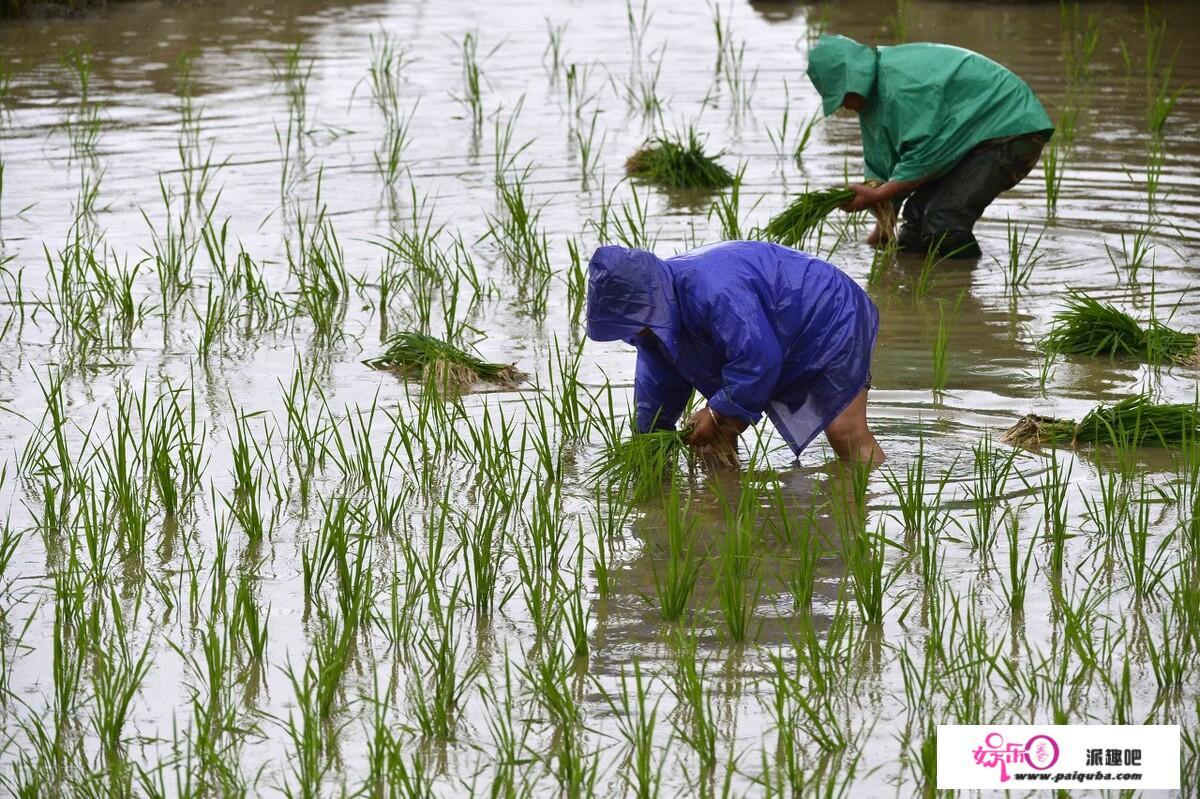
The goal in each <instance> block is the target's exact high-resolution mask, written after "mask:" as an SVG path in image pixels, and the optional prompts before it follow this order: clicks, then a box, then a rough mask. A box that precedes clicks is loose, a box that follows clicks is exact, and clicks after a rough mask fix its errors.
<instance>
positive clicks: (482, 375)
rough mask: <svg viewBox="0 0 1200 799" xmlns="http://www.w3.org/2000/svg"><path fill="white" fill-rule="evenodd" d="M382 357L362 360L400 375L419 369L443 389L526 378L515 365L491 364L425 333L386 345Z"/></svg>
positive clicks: (406, 335) (395, 338) (400, 335)
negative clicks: (445, 387) (443, 387)
mask: <svg viewBox="0 0 1200 799" xmlns="http://www.w3.org/2000/svg"><path fill="white" fill-rule="evenodd" d="M384 346H385V347H386V349H385V350H384V352H383V353H382V354H380V355H377V356H375V357H373V358H369V359H367V360H365V361H363V363H364V364H366V365H367V366H369V367H371V368H372V369H383V370H388V371H392V372H395V373H397V374H400V375H405V376H407V375H409V374H411V373H413V372H417V371H418V370H419V371H420V373H421V377H422V380H423V381H425V382H426V383H430V382H432V383H434V384H436V385H441V386H449V387H459V388H466V387H469V386H471V385H473V384H475V383H477V382H489V383H496V384H498V385H510V386H511V385H516V384H517V383H519V382H520V381H521V380H523V379H524V375H522V374H521V372H520V371H519V370H517V368H516V366H515V365H514V364H501V363H489V362H488V361H485V360H483V359H482V358H480V357H478V356H476V355H472V354H471V353H469V352H466V351H465V350H462V349H459V348H458V347H456V346H454V345H453V344H451V343H449V342H446V341H443V340H441V339H438V338H434V337H433V336H427V335H425V334H423V333H416V332H412V331H405V332H402V333H397V334H396V335H394V336H392V337H391V338H390V339H388V340H387V341H386V342H384Z"/></svg>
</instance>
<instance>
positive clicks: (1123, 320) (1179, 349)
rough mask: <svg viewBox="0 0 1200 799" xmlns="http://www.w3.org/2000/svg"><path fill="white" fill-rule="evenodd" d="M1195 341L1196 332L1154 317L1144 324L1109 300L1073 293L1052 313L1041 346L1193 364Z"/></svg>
mask: <svg viewBox="0 0 1200 799" xmlns="http://www.w3.org/2000/svg"><path fill="white" fill-rule="evenodd" d="M1198 341H1200V339H1198V337H1197V336H1196V334H1195V333H1184V332H1182V331H1179V330H1175V329H1174V328H1171V327H1169V326H1168V325H1165V324H1163V323H1162V322H1160V321H1158V320H1157V319H1151V320H1150V321H1149V322H1147V323H1145V324H1143V323H1141V322H1139V321H1138V320H1137V319H1135V318H1133V317H1132V316H1130V315H1129V314H1127V313H1125V312H1124V311H1122V310H1120V309H1119V308H1116V307H1115V306H1113V305H1110V304H1109V303H1106V302H1101V301H1100V300H1097V299H1095V298H1094V297H1089V296H1087V295H1086V294H1082V293H1080V292H1072V293H1071V294H1070V295H1069V296H1068V297H1067V307H1066V308H1065V309H1063V310H1061V311H1059V312H1058V313H1056V314H1055V315H1054V324H1053V327H1052V328H1051V329H1050V332H1049V334H1047V335H1046V337H1045V339H1043V340H1042V348H1043V349H1044V350H1046V351H1047V352H1053V353H1058V354H1064V355H1092V356H1095V355H1112V356H1117V355H1121V356H1129V357H1132V358H1137V359H1139V360H1142V361H1145V362H1147V363H1151V364H1170V363H1180V364H1196V363H1197V362H1198V361H1200V359H1198V358H1197V342H1198Z"/></svg>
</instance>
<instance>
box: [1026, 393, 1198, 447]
mask: <svg viewBox="0 0 1200 799" xmlns="http://www.w3.org/2000/svg"><path fill="white" fill-rule="evenodd" d="M1197 434H1200V406H1197V404H1196V403H1194V402H1182V403H1155V402H1153V401H1152V400H1151V399H1150V398H1148V397H1146V396H1145V395H1138V396H1134V397H1128V398H1126V399H1123V400H1121V401H1119V402H1116V403H1113V404H1112V405H1100V406H1098V407H1096V408H1093V409H1092V410H1091V411H1089V412H1088V414H1087V415H1086V416H1084V417H1083V419H1082V420H1081V421H1080V422H1079V423H1078V424H1077V423H1075V422H1074V421H1071V420H1068V419H1056V418H1053V417H1050V416H1038V415H1036V414H1029V415H1028V416H1025V417H1023V418H1022V419H1021V420H1020V421H1018V422H1017V423H1016V424H1015V425H1013V426H1012V427H1010V428H1009V429H1008V431H1007V432H1005V434H1004V441H1005V442H1007V443H1009V444H1012V445H1013V446H1018V447H1024V448H1026V449H1039V448H1040V447H1042V446H1046V445H1049V446H1061V445H1066V446H1073V445H1076V444H1111V445H1114V446H1122V447H1143V446H1161V447H1169V446H1178V445H1182V444H1185V443H1187V442H1191V441H1195V440H1196V438H1197Z"/></svg>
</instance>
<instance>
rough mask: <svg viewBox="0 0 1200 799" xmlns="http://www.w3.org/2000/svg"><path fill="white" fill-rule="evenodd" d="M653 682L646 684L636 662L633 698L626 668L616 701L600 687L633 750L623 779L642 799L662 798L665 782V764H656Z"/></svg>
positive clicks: (623, 670) (639, 665)
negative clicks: (651, 688) (660, 786)
mask: <svg viewBox="0 0 1200 799" xmlns="http://www.w3.org/2000/svg"><path fill="white" fill-rule="evenodd" d="M652 681H653V678H651V681H650V682H643V680H642V668H641V664H640V663H639V662H638V660H637V659H636V658H635V659H634V661H633V693H632V695H631V694H630V683H629V678H628V673H627V672H626V671H625V668H624V667H622V668H621V689H620V693H619V694H618V695H617V697H616V699H614V698H613V696H612V695H611V694H610V693H608V692H607V691H605V689H604V688H603V686H599V685H598V686H597V688H598V690H599V691H600V692H601V693H602V695H603V697H604V699H605V701H606V702H607V703H608V706H609V708H610V709H611V710H612V712H613V714H614V715H615V716H616V717H617V724H618V728H619V730H620V733H621V737H622V738H623V739H624V742H625V746H626V747H627V749H628V750H629V753H628V760H627V764H626V768H625V771H624V772H623V774H622V775H621V776H622V779H623V780H624V781H625V783H626V785H627V786H628V788H629V790H630V791H631V792H632V794H633V795H634V796H636V797H637V798H638V799H651V797H653V796H656V795H658V789H659V785H660V783H661V780H662V765H663V763H662V761H661V760H660V761H659V762H658V763H657V764H656V763H655V762H654V761H655V757H654V755H655V750H654V730H655V726H656V724H657V721H658V705H659V701H660V700H655V701H654V703H653V705H651V703H650V692H649V688H650V684H651V682H652Z"/></svg>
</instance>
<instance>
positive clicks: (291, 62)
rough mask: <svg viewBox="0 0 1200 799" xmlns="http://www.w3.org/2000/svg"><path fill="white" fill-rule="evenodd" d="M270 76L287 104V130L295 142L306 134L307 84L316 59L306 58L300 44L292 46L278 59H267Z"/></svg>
mask: <svg viewBox="0 0 1200 799" xmlns="http://www.w3.org/2000/svg"><path fill="white" fill-rule="evenodd" d="M267 61H268V63H269V65H270V67H271V76H272V78H274V80H275V81H276V83H278V84H280V86H281V87H282V90H283V93H284V95H285V96H286V97H287V102H288V130H289V132H294V133H295V134H296V136H297V141H299V139H300V138H302V137H303V136H304V135H306V134H307V132H308V83H309V81H310V80H311V79H312V72H313V67H314V66H315V65H316V59H314V58H311V57H310V58H306V57H305V55H304V51H303V47H302V45H300V44H295V45H292V46H291V47H288V48H287V49H285V50H284V51H283V54H282V55H281V56H280V57H279V58H278V59H275V58H271V57H268V58H267Z"/></svg>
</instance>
